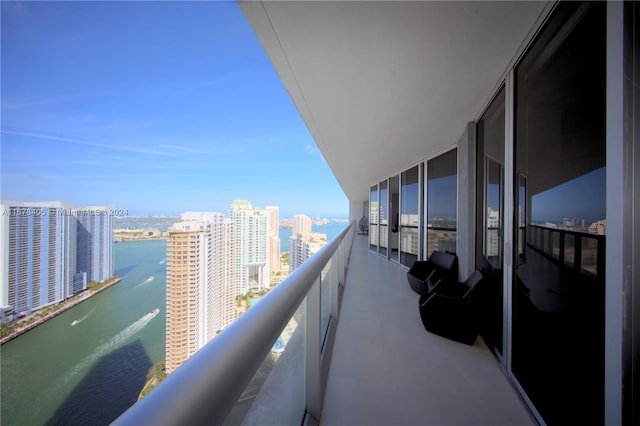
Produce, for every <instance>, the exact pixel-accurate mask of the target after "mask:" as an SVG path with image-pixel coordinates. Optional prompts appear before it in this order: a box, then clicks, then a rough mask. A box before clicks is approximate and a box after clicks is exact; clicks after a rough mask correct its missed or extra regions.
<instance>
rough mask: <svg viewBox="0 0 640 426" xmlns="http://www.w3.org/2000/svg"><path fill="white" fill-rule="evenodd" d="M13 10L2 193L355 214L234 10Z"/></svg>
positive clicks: (67, 5) (5, 64) (89, 5)
mask: <svg viewBox="0 0 640 426" xmlns="http://www.w3.org/2000/svg"><path fill="white" fill-rule="evenodd" d="M1 7H2V15H1V16H2V37H1V38H2V76H3V78H2V91H1V96H2V99H1V101H2V110H1V114H2V116H1V121H2V127H1V129H0V136H1V138H2V149H1V166H2V186H1V190H2V194H3V195H2V198H3V199H7V200H16V201H33V200H42V201H50V200H65V201H68V202H70V203H72V204H74V205H113V206H115V207H117V208H120V209H124V210H127V211H128V213H129V214H130V215H132V216H138V215H153V216H157V215H166V216H178V215H179V214H180V213H181V212H183V211H186V210H200V211H219V212H225V211H226V210H227V207H228V205H229V203H230V202H231V201H232V200H233V199H237V198H247V199H251V200H252V202H253V203H254V205H256V206H266V205H268V204H276V205H278V206H280V212H281V215H282V216H283V217H288V216H293V215H295V214H298V213H300V212H304V213H306V214H309V215H311V216H321V217H346V216H347V211H348V203H347V200H346V197H345V196H344V194H343V192H342V190H341V188H340V187H339V185H338V184H337V182H336V180H335V178H334V176H333V175H332V173H331V171H330V170H329V167H328V165H327V164H326V163H325V161H324V160H323V158H322V156H321V154H320V152H319V150H318V148H317V146H316V144H315V142H314V140H313V138H312V137H311V136H310V134H309V131H308V129H307V128H306V126H305V124H304V123H303V121H302V119H301V118H300V116H299V114H298V112H297V110H296V108H295V106H294V105H293V102H292V101H291V99H290V98H289V96H288V94H287V92H286V91H285V89H284V88H283V87H282V83H281V82H280V80H279V78H278V76H277V75H276V73H275V71H274V70H273V67H272V66H271V63H270V62H269V60H268V59H267V57H266V55H265V53H264V51H263V49H262V47H261V45H260V44H259V42H258V41H257V39H256V37H255V36H254V34H253V31H252V29H251V28H250V26H249V24H248V23H247V21H246V19H245V17H244V15H243V14H242V12H241V11H240V8H239V6H238V5H237V4H236V3H232V2H195V3H194V2H188V3H175V2H142V3H140V2H106V3H104V2H45V3H29V2H24V3H23V2H2V5H1ZM185 23H188V25H186V24H185ZM114 28H118V31H113V29H114ZM25 52H29V54H28V55H25ZM300 200H304V206H301V205H300V203H301V201H300Z"/></svg>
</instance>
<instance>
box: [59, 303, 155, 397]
mask: <svg viewBox="0 0 640 426" xmlns="http://www.w3.org/2000/svg"><path fill="white" fill-rule="evenodd" d="M159 312H160V309H158V308H156V309H154V310H153V311H151V312H148V313H146V314H145V315H143V316H142V317H141V318H139V319H138V320H136V321H135V322H134V323H132V324H130V325H129V326H128V327H126V328H125V329H124V330H122V331H121V332H120V333H118V334H116V335H115V336H113V337H112V338H111V339H110V340H109V341H108V342H106V343H103V344H102V345H100V346H98V347H97V348H96V349H95V350H94V351H93V352H92V353H90V354H89V355H88V356H86V357H85V358H84V359H83V360H82V361H80V362H79V363H78V364H76V365H75V366H74V367H73V368H71V369H70V370H69V371H67V373H66V374H65V375H64V376H63V378H62V380H59V381H57V382H58V387H59V386H62V384H63V383H66V382H68V381H69V380H71V379H72V378H73V377H74V376H76V375H77V374H78V373H80V372H81V371H83V370H85V369H86V368H87V367H89V366H90V365H92V364H93V363H94V362H95V361H97V360H98V359H100V358H102V357H103V356H105V355H107V354H108V353H109V352H111V351H113V350H114V349H116V348H117V347H119V346H120V345H122V344H123V343H125V342H126V341H127V340H129V339H130V338H131V337H132V336H133V335H135V334H136V333H138V332H139V331H140V330H142V329H143V328H144V327H145V326H146V325H147V324H149V322H150V321H151V320H152V319H153V318H155V317H156V315H158V313H159ZM52 392H53V391H52Z"/></svg>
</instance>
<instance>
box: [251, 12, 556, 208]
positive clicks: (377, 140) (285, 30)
mask: <svg viewBox="0 0 640 426" xmlns="http://www.w3.org/2000/svg"><path fill="white" fill-rule="evenodd" d="M240 5H241V7H242V9H243V12H244V14H245V16H246V17H247V19H248V21H249V23H250V24H251V26H252V28H253V30H254V32H255V33H256V35H257V37H258V39H259V40H260V42H261V43H262V46H263V47H264V49H265V51H266V53H267V55H268V56H269V58H270V60H271V62H272V64H273V65H274V67H275V70H276V71H277V73H278V74H279V76H280V79H281V80H282V82H283V84H284V86H285V88H286V89H287V91H288V92H289V95H290V96H291V98H292V100H293V102H294V103H295V105H296V107H297V109H298V111H299V112H300V115H301V116H302V118H303V120H304V121H305V123H306V125H307V127H308V128H309V131H310V133H311V135H312V136H313V138H314V139H315V141H316V143H317V145H318V148H319V149H320V151H321V152H322V154H323V156H324V158H325V160H326V161H327V163H328V164H329V167H330V168H331V170H332V172H333V174H334V175H335V177H336V179H337V181H338V182H339V184H340V185H341V187H342V189H343V190H344V192H345V194H346V196H347V197H348V198H349V199H350V200H351V201H362V200H366V199H368V189H369V186H370V185H371V184H373V183H375V182H377V181H379V180H381V179H384V178H386V177H388V176H392V175H395V174H397V173H399V172H401V171H403V170H405V169H407V168H409V167H411V166H413V165H415V164H417V163H418V162H419V161H421V160H424V159H426V158H428V157H430V156H433V155H436V154H438V153H440V152H442V151H443V150H446V149H447V148H449V147H452V146H454V145H455V144H456V142H457V141H458V140H459V138H460V136H461V135H462V134H463V132H464V129H465V126H466V123H467V122H469V121H473V120H475V119H476V117H477V115H478V114H479V113H480V112H481V110H482V108H483V107H484V106H485V105H486V104H487V102H488V101H489V100H490V97H491V96H492V94H493V93H494V91H495V90H496V89H497V88H498V87H499V85H500V84H501V80H502V79H503V78H504V76H505V73H506V71H507V69H508V68H509V67H510V65H511V64H512V63H513V61H514V58H515V57H516V55H517V54H518V52H520V51H522V48H523V43H524V41H525V40H527V39H528V38H530V36H531V33H532V31H533V28H535V27H536V26H537V22H539V20H540V19H541V16H542V15H543V14H544V11H545V10H546V9H547V6H548V5H547V3H546V2H521V1H516V2H504V1H497V2H478V1H471V2H456V1H445V2H432V1H421V2H397V1H387V2H377V1H371V2H365V1H327V2H322V1H284V2H276V1H265V2H253V1H249V2H240Z"/></svg>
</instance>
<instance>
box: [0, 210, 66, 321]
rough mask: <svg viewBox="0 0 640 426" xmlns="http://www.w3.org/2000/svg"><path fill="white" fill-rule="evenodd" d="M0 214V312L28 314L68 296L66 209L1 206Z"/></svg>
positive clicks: (9, 317)
mask: <svg viewBox="0 0 640 426" xmlns="http://www.w3.org/2000/svg"><path fill="white" fill-rule="evenodd" d="M0 210H1V212H0V213H1V215H0V231H1V232H0V240H1V246H0V247H1V249H2V252H1V253H0V307H2V308H3V312H5V313H13V314H14V315H16V314H29V313H31V312H32V311H34V310H37V309H39V308H41V307H43V306H46V305H49V304H52V303H56V302H60V301H63V300H64V299H65V298H66V297H68V296H70V295H71V294H72V289H71V288H70V287H71V283H72V279H73V274H74V268H75V239H73V238H71V236H73V235H74V233H73V230H74V229H75V220H74V218H73V217H72V216H70V215H68V214H67V213H68V210H69V206H68V205H66V204H63V203H62V202H29V203H23V202H3V203H2V204H1V208H0ZM3 316H5V315H3ZM5 319H11V315H8V318H7V317H5Z"/></svg>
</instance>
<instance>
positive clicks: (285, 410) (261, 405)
mask: <svg viewBox="0 0 640 426" xmlns="http://www.w3.org/2000/svg"><path fill="white" fill-rule="evenodd" d="M305 306H306V298H305V300H304V301H303V302H302V303H301V304H300V306H299V307H298V309H297V310H296V313H295V314H294V315H293V317H291V319H290V320H289V322H288V323H287V325H286V326H285V328H284V330H282V333H281V334H280V336H279V337H278V338H277V339H276V341H275V342H274V343H273V347H272V348H271V351H270V352H269V354H267V356H266V357H265V360H264V361H263V363H262V365H261V366H260V368H258V371H257V372H256V373H255V375H254V376H253V379H251V382H249V384H248V385H247V387H246V389H245V390H244V392H243V393H242V395H241V396H240V398H239V399H238V402H237V403H236V405H235V407H234V408H233V410H232V411H231V413H230V414H229V416H228V417H227V419H226V420H225V422H224V424H225V425H229V426H231V425H240V424H242V425H256V424H301V422H302V419H303V417H304V412H305V408H304V407H305V405H306V404H305V401H306V345H305V338H306V337H305V330H306V313H305V311H306V309H305Z"/></svg>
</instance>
